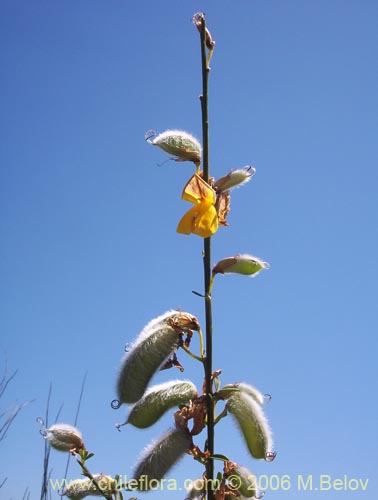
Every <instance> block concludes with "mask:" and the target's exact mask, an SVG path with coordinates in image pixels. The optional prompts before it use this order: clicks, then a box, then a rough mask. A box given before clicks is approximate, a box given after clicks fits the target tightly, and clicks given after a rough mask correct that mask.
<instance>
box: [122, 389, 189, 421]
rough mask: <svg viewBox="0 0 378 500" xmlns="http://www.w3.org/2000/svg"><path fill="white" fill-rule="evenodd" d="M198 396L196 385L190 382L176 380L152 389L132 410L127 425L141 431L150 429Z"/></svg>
mask: <svg viewBox="0 0 378 500" xmlns="http://www.w3.org/2000/svg"><path fill="white" fill-rule="evenodd" d="M197 395H198V392H197V389H196V387H195V385H194V384H193V383H192V382H190V381H189V380H174V381H170V382H165V383H164V384H159V385H155V386H153V387H151V388H150V389H149V390H148V391H147V392H146V393H145V394H144V396H143V397H142V399H140V400H139V401H138V402H137V403H136V404H135V405H134V407H133V408H132V410H131V411H130V414H129V416H128V418H127V423H128V424H132V425H134V426H135V427H139V429H145V428H146V427H150V426H151V425H153V424H154V423H155V422H157V421H158V420H159V418H160V417H161V416H163V415H164V413H165V412H166V411H167V410H169V409H170V408H173V407H174V406H178V405H181V404H184V403H187V402H188V401H189V400H191V399H193V398H195V397H196V396H197Z"/></svg>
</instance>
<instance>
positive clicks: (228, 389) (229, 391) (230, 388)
mask: <svg viewBox="0 0 378 500" xmlns="http://www.w3.org/2000/svg"><path fill="white" fill-rule="evenodd" d="M236 391H240V392H244V393H245V394H248V396H251V397H252V398H253V399H254V400H255V401H256V402H257V403H259V404H260V405H263V404H264V403H265V397H264V395H263V394H262V393H261V392H260V391H259V390H258V389H256V387H253V385H250V384H246V383H245V382H239V383H237V384H228V385H225V386H224V387H222V389H220V390H219V391H218V395H219V396H220V397H221V398H222V399H228V398H229V397H230V396H232V395H233V394H234V393H235V392H236Z"/></svg>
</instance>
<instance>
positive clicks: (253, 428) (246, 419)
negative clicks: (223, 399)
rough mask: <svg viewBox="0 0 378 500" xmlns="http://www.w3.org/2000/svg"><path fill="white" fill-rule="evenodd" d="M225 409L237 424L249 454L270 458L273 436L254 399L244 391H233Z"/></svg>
mask: <svg viewBox="0 0 378 500" xmlns="http://www.w3.org/2000/svg"><path fill="white" fill-rule="evenodd" d="M226 406H227V409H228V411H229V412H230V413H231V414H232V415H233V417H234V418H235V420H236V423H237V424H238V426H239V428H240V430H241V432H242V434H243V437H244V440H245V442H246V444H247V447H248V449H249V451H250V453H251V455H252V456H253V457H255V458H264V459H265V460H270V458H269V457H270V456H271V455H272V449H273V436H272V431H271V429H270V426H269V423H268V420H267V418H266V416H265V414H264V412H263V410H262V409H261V406H260V405H259V404H258V403H257V402H256V401H255V399H254V398H253V397H252V396H250V395H249V394H247V393H245V392H240V391H239V392H234V393H233V394H232V396H230V398H229V399H228V401H227V404H226Z"/></svg>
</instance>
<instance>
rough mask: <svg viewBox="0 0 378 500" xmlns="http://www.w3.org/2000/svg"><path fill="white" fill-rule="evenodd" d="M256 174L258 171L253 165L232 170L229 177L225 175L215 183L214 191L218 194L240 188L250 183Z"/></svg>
mask: <svg viewBox="0 0 378 500" xmlns="http://www.w3.org/2000/svg"><path fill="white" fill-rule="evenodd" d="M255 173H256V169H255V168H254V167H252V166H251V165H247V166H245V167H243V168H238V169H236V170H230V172H229V173H228V174H227V175H225V176H224V177H220V178H219V179H218V180H216V181H215V182H214V189H215V191H216V192H217V193H223V192H224V191H230V189H233V188H236V187H240V186H242V185H243V184H245V183H246V182H248V181H250V180H251V178H252V177H253V176H254V175H255Z"/></svg>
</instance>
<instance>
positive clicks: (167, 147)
mask: <svg viewBox="0 0 378 500" xmlns="http://www.w3.org/2000/svg"><path fill="white" fill-rule="evenodd" d="M154 135H155V132H154V131H148V132H147V133H146V136H145V137H146V140H147V142H148V143H149V144H152V145H153V146H159V148H161V149H162V150H163V151H165V152H166V153H168V154H170V155H173V156H175V157H176V158H175V160H176V161H192V162H194V163H195V164H196V165H199V164H200V163H201V153H202V148H201V144H200V143H199V142H198V141H197V139H196V138H195V137H193V136H192V135H191V134H188V132H184V131H183V130H166V131H165V132H162V133H161V134H159V135H157V136H156V137H154Z"/></svg>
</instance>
